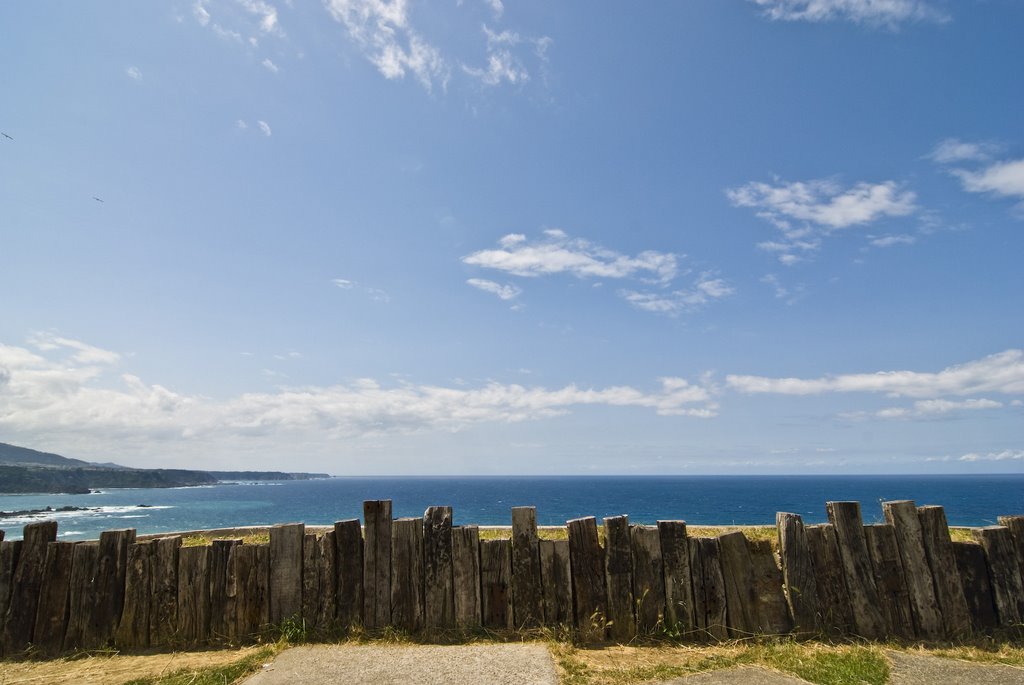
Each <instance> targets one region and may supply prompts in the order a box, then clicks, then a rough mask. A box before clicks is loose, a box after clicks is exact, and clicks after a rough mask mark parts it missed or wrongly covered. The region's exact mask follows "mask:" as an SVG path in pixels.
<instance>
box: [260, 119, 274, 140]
mask: <svg viewBox="0 0 1024 685" xmlns="http://www.w3.org/2000/svg"><path fill="white" fill-rule="evenodd" d="M256 123H257V124H258V125H259V127H260V133H262V134H263V135H265V136H266V137H267V138H269V137H270V136H271V135H273V131H271V130H270V124H268V123H267V122H265V121H262V120H260V121H257V122H256Z"/></svg>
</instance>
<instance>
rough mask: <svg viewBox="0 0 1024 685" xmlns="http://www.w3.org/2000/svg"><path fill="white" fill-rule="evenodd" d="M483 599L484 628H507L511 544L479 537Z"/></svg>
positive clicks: (509, 615)
mask: <svg viewBox="0 0 1024 685" xmlns="http://www.w3.org/2000/svg"><path fill="white" fill-rule="evenodd" d="M480 600H481V610H482V612H483V624H484V627H485V628H497V629H501V630H506V629H510V628H513V627H514V626H513V622H512V620H513V619H512V545H511V543H510V541H509V540H481V541H480Z"/></svg>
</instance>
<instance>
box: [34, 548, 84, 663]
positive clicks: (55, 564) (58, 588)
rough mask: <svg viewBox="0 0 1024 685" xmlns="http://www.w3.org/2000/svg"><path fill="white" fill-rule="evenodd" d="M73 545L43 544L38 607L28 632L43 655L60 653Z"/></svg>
mask: <svg viewBox="0 0 1024 685" xmlns="http://www.w3.org/2000/svg"><path fill="white" fill-rule="evenodd" d="M74 555H75V545H74V543H72V542H51V543H49V544H47V545H46V561H45V562H44V563H43V574H42V585H41V586H40V588H39V606H38V607H37V609H36V624H35V629H34V630H33V631H32V635H33V637H32V644H33V646H34V647H36V648H37V649H38V650H39V651H40V652H42V653H43V654H45V655H46V656H56V655H57V654H59V653H60V651H61V649H62V646H63V642H64V632H65V630H66V629H67V623H68V594H69V590H70V587H71V565H72V562H73V560H74Z"/></svg>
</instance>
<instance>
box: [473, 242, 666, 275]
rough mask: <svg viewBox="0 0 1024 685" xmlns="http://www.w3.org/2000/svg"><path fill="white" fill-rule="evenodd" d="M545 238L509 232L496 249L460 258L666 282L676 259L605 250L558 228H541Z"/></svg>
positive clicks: (511, 267)
mask: <svg viewBox="0 0 1024 685" xmlns="http://www.w3.org/2000/svg"><path fill="white" fill-rule="evenodd" d="M544 234H545V237H546V240H541V241H534V242H530V241H528V240H526V238H525V237H524V236H522V235H521V234H518V233H513V234H510V235H507V236H505V237H504V238H502V239H501V240H500V241H499V245H500V247H499V249H495V250H480V251H478V252H474V253H472V254H470V255H467V256H465V257H463V258H462V261H463V262H464V263H466V264H469V265H471V266H479V267H483V268H486V269H496V270H498V271H504V272H506V273H510V274H514V275H516V276H528V277H536V276H544V275H549V274H559V273H567V274H572V275H573V276H576V277H577V278H647V279H650V280H651V281H653V282H657V283H662V284H664V283H668V282H670V281H671V280H672V279H673V278H675V276H676V273H677V270H678V263H677V259H676V256H675V255H674V254H671V253H668V252H655V251H653V250H648V251H645V252H641V253H639V254H638V255H636V256H635V257H630V256H628V255H624V254H621V253H618V252H615V251H614V250H609V249H607V248H604V247H602V246H600V245H597V244H596V243H592V242H590V241H588V240H583V239H581V238H570V237H569V236H568V235H567V234H566V233H565V232H564V231H562V230H560V229H550V230H547V231H545V232H544Z"/></svg>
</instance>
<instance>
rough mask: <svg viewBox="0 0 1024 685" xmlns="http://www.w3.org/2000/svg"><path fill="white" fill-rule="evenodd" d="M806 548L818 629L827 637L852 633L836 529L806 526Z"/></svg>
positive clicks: (826, 525)
mask: <svg viewBox="0 0 1024 685" xmlns="http://www.w3.org/2000/svg"><path fill="white" fill-rule="evenodd" d="M804 533H805V535H806V536H807V548H808V549H809V550H810V552H811V558H812V559H813V560H814V574H815V583H816V585H817V591H818V609H817V613H818V625H819V626H820V627H821V630H822V631H824V632H829V633H833V634H835V633H849V632H851V631H852V630H853V629H854V623H853V612H852V610H851V608H850V595H849V593H848V592H847V590H846V577H845V574H844V573H843V562H842V559H841V558H840V553H839V543H838V541H837V540H836V529H835V527H834V526H833V525H832V524H831V523H824V524H818V525H814V526H807V527H806V528H805V529H804Z"/></svg>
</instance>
